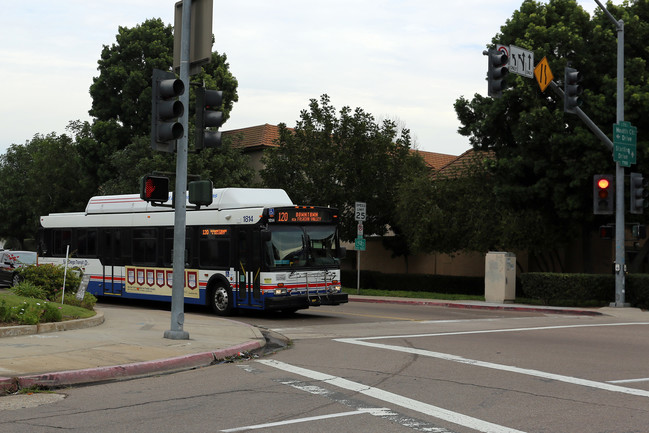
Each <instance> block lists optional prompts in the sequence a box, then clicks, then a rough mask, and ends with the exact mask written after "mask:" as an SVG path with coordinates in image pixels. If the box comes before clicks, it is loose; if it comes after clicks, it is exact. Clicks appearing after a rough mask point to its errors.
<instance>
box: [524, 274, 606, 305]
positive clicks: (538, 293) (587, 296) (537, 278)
mask: <svg viewBox="0 0 649 433" xmlns="http://www.w3.org/2000/svg"><path fill="white" fill-rule="evenodd" d="M521 286H522V287H521V290H522V292H523V294H524V296H526V297H529V298H532V299H538V300H540V301H542V302H543V303H544V304H546V305H577V306H585V305H588V304H589V303H590V304H593V305H597V306H602V305H607V304H608V303H610V302H611V301H613V300H614V299H613V298H614V295H615V280H614V278H613V276H612V275H593V274H559V273H545V272H529V273H524V274H522V275H521Z"/></svg>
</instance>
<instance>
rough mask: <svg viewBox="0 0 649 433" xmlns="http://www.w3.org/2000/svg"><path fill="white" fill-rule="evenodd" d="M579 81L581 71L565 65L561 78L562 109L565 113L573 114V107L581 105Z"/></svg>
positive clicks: (581, 90)
mask: <svg viewBox="0 0 649 433" xmlns="http://www.w3.org/2000/svg"><path fill="white" fill-rule="evenodd" d="M579 83H581V73H580V72H579V71H578V70H576V69H574V68H568V67H566V69H565V70H564V78H563V111H565V112H566V113H573V114H574V113H575V109H577V108H578V107H580V106H581V103H582V100H581V98H580V96H581V94H582V92H583V89H582V87H581V85H580V84H579Z"/></svg>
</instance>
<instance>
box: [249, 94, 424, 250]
mask: <svg viewBox="0 0 649 433" xmlns="http://www.w3.org/2000/svg"><path fill="white" fill-rule="evenodd" d="M278 144H279V147H277V148H274V149H271V150H270V151H269V152H268V153H267V154H266V155H265V156H264V159H263V161H264V164H265V169H264V170H262V172H261V175H262V179H263V181H264V183H265V185H266V186H269V187H279V188H284V189H285V190H286V191H287V192H288V194H289V196H290V197H291V198H292V199H293V201H294V202H296V203H298V204H312V205H322V206H332V207H335V208H338V209H339V211H340V216H341V229H342V230H341V233H342V238H343V239H345V240H348V241H350V240H352V239H353V238H354V237H355V236H356V222H355V220H354V215H353V212H354V203H355V202H356V201H364V202H366V203H367V221H366V222H365V232H366V233H369V234H378V235H383V234H385V233H386V232H387V231H388V229H390V228H392V229H395V228H396V226H397V224H396V219H395V198H396V197H395V196H396V191H397V188H398V186H399V184H401V183H402V182H406V181H409V180H410V179H412V178H413V177H416V176H417V175H421V174H422V173H423V172H424V170H425V169H424V164H423V160H422V159H421V158H420V157H419V156H417V155H414V154H412V153H411V152H410V148H411V140H410V131H409V130H407V129H405V128H399V127H397V124H396V122H394V121H392V120H384V121H382V122H380V123H379V122H377V121H376V120H375V119H374V117H373V116H372V115H371V114H369V113H366V112H365V111H364V110H362V109H361V108H356V109H355V110H352V109H351V108H349V107H343V108H342V109H341V110H340V111H339V112H338V113H336V109H335V108H334V107H333V106H332V105H331V104H330V99H329V97H328V96H327V95H322V96H321V97H320V100H319V101H318V100H316V99H312V100H311V101H310V104H309V108H308V110H303V111H302V113H301V114H300V120H298V121H297V123H296V126H295V128H292V129H289V128H287V127H286V125H284V124H281V125H280V139H279V143H278Z"/></svg>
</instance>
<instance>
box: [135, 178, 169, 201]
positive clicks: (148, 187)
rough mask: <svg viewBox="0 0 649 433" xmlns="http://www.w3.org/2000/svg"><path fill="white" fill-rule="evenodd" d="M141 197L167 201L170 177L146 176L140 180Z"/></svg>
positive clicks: (147, 199) (148, 199)
mask: <svg viewBox="0 0 649 433" xmlns="http://www.w3.org/2000/svg"><path fill="white" fill-rule="evenodd" d="M140 198H141V199H142V200H144V201H153V202H165V201H167V200H169V178H168V177H164V176H144V177H142V179H141V182H140Z"/></svg>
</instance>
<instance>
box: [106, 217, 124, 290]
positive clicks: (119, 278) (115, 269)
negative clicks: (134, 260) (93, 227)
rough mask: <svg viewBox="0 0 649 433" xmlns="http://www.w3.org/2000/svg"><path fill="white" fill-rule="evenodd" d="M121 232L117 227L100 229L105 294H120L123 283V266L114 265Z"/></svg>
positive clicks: (117, 255)
mask: <svg viewBox="0 0 649 433" xmlns="http://www.w3.org/2000/svg"><path fill="white" fill-rule="evenodd" d="M120 235H121V232H120V230H119V229H106V230H103V231H102V247H101V248H102V251H101V252H102V254H101V262H102V266H103V287H104V294H106V295H121V294H122V287H123V284H124V275H123V271H124V267H123V266H118V265H116V262H117V258H118V257H119V254H120V253H121V242H120Z"/></svg>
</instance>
